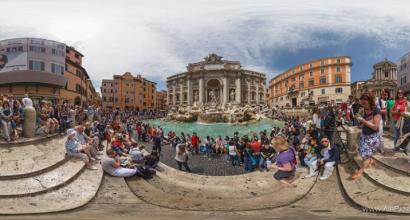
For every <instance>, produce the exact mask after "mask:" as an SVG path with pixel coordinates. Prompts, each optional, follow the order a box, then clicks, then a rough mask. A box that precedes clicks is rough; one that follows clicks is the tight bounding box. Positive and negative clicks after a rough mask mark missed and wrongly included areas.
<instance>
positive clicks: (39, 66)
mask: <svg viewBox="0 0 410 220" xmlns="http://www.w3.org/2000/svg"><path fill="white" fill-rule="evenodd" d="M29 69H30V70H35V71H44V62H42V61H36V60H30V61H29Z"/></svg>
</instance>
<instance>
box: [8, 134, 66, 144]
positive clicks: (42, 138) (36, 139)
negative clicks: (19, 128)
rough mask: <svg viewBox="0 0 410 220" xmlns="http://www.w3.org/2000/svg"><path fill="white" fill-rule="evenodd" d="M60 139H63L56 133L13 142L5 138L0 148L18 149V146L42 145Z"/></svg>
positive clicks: (18, 139)
mask: <svg viewBox="0 0 410 220" xmlns="http://www.w3.org/2000/svg"><path fill="white" fill-rule="evenodd" d="M59 137H61V136H60V134H58V133H54V134H49V135H47V136H45V135H39V136H35V137H32V138H25V137H19V138H17V139H16V140H13V141H10V142H8V141H6V140H4V139H3V138H0V147H16V146H22V145H29V144H36V143H41V142H47V141H50V140H52V139H54V138H59Z"/></svg>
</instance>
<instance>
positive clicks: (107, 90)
mask: <svg viewBox="0 0 410 220" xmlns="http://www.w3.org/2000/svg"><path fill="white" fill-rule="evenodd" d="M101 93H102V105H103V107H104V108H110V109H112V108H117V109H121V110H127V109H128V110H137V111H152V110H155V108H156V106H155V104H156V83H155V82H151V81H149V80H147V79H145V78H143V77H142V76H141V75H137V76H136V77H135V76H133V75H132V74H131V73H129V72H126V73H124V74H123V75H114V77H113V80H106V79H104V80H102V84H101Z"/></svg>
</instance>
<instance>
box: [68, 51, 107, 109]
mask: <svg viewBox="0 0 410 220" xmlns="http://www.w3.org/2000/svg"><path fill="white" fill-rule="evenodd" d="M83 57H84V55H82V54H81V53H80V52H78V51H77V50H76V49H74V48H73V47H69V46H67V47H66V58H65V59H66V63H65V72H64V76H65V77H67V79H68V81H67V84H66V85H65V87H64V89H62V90H61V92H60V93H61V98H62V99H65V100H67V101H69V102H70V103H72V104H76V105H85V104H87V103H90V104H98V103H99V102H100V98H99V94H98V93H97V92H96V91H95V88H94V86H93V84H92V82H91V79H90V76H89V75H88V73H87V71H86V70H85V69H84V68H83V66H82V58H83Z"/></svg>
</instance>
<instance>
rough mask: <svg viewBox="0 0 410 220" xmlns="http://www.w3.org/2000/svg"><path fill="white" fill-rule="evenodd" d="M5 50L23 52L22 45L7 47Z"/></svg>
mask: <svg viewBox="0 0 410 220" xmlns="http://www.w3.org/2000/svg"><path fill="white" fill-rule="evenodd" d="M7 52H8V53H10V52H11V53H13V52H23V47H22V46H18V47H8V48H7Z"/></svg>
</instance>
